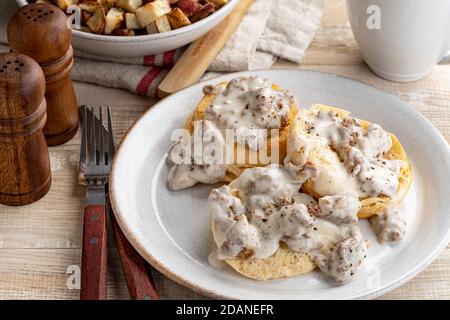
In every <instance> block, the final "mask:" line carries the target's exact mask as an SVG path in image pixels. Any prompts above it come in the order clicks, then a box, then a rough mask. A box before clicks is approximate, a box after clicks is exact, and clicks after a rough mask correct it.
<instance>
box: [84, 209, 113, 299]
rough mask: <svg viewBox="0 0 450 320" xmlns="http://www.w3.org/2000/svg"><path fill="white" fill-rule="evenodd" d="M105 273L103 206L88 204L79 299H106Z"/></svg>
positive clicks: (105, 254)
mask: <svg viewBox="0 0 450 320" xmlns="http://www.w3.org/2000/svg"><path fill="white" fill-rule="evenodd" d="M107 273H108V267H107V243H106V214H105V206H104V205H100V204H97V205H88V206H86V207H85V208H84V225H83V249H82V256H81V293H80V299H81V300H106V292H107Z"/></svg>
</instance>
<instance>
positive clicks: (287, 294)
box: [111, 70, 450, 299]
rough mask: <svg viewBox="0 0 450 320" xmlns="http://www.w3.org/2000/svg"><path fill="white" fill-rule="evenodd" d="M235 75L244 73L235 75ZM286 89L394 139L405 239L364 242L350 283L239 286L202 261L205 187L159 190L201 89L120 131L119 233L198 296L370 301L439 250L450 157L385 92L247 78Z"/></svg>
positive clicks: (345, 83) (116, 174) (295, 78)
mask: <svg viewBox="0 0 450 320" xmlns="http://www.w3.org/2000/svg"><path fill="white" fill-rule="evenodd" d="M240 74H243V73H240ZM245 74H258V75H260V76H263V77H266V78H268V79H271V80H272V81H274V82H275V83H277V84H279V85H281V86H282V87H283V88H287V89H290V90H291V91H292V92H293V93H294V94H295V95H296V97H297V98H298V100H299V104H300V107H308V106H310V105H311V104H312V103H324V104H329V105H334V106H337V107H342V108H345V109H348V110H350V111H352V112H353V114H354V115H355V116H357V117H359V118H363V119H368V120H370V121H372V122H376V123H379V124H381V125H382V126H383V127H384V128H385V129H387V130H389V131H391V132H393V133H395V134H396V135H397V136H398V138H399V139H400V141H401V142H402V144H403V146H404V147H405V149H406V152H407V153H408V155H409V157H410V159H411V162H412V165H413V171H414V182H413V184H412V187H411V189H410V192H409V194H408V195H407V197H406V200H405V208H406V210H407V214H408V218H407V220H408V230H407V235H406V238H405V239H404V240H403V241H401V242H400V243H397V244H391V245H384V246H381V245H379V244H378V243H377V242H376V240H375V237H374V236H373V234H372V232H371V230H370V228H369V227H368V225H367V224H366V222H365V221H363V222H360V223H361V225H362V229H363V233H364V235H365V237H366V239H369V240H372V245H371V246H370V248H369V250H368V254H367V256H368V258H367V260H366V261H365V266H364V267H363V268H362V269H361V270H360V271H359V272H358V274H357V276H356V277H355V279H354V280H353V281H352V282H349V283H347V284H344V285H336V284H334V283H333V282H331V281H329V280H328V279H327V278H326V277H325V276H323V275H322V274H320V273H319V272H312V273H309V274H306V275H302V276H298V277H293V278H287V279H281V280H271V281H265V282H258V281H254V280H249V279H246V278H244V277H242V276H240V275H238V274H237V273H235V272H233V271H232V270H231V268H229V267H227V268H225V269H223V270H218V269H216V268H214V267H212V266H210V265H209V264H208V255H209V253H210V252H211V250H212V248H213V240H212V236H211V231H210V227H209V225H210V223H209V221H210V220H209V213H208V210H207V205H206V199H207V196H208V194H209V191H210V189H211V186H195V187H193V188H191V189H188V190H183V191H178V192H172V191H169V190H168V188H167V186H166V181H167V173H168V168H167V166H166V163H165V153H166V151H167V148H168V147H169V145H170V144H171V141H170V136H171V132H172V130H173V129H175V128H181V127H182V126H183V123H184V121H185V119H186V118H187V116H188V114H189V113H190V112H191V111H192V110H193V109H194V108H195V106H196V104H197V102H198V101H199V100H200V97H201V96H202V90H201V89H202V87H203V85H205V84H207V83H217V82H220V81H223V80H224V79H230V78H233V77H235V76H237V75H239V74H230V75H227V76H224V77H220V78H216V79H214V80H212V81H208V82H204V83H200V84H197V85H195V86H192V87H190V88H188V89H186V90H183V91H181V92H179V93H177V94H175V95H173V96H170V97H168V98H166V99H165V100H163V101H161V102H160V103H158V104H157V105H155V106H153V107H152V108H151V109H150V110H149V111H148V112H147V113H146V114H144V116H142V118H141V119H140V120H138V121H137V122H136V124H135V125H134V127H133V128H132V129H131V130H130V131H129V132H128V134H127V136H126V137H125V139H124V140H123V142H122V144H121V146H120V147H119V149H118V151H117V154H116V158H115V161H114V164H113V171H112V175H111V191H112V200H113V201H112V204H113V208H114V212H115V214H116V217H117V220H118V221H119V224H120V226H121V227H122V229H123V231H124V233H125V234H126V236H127V237H128V239H129V240H130V241H131V243H132V244H133V245H134V246H135V248H136V249H137V250H138V251H139V253H140V254H141V255H142V256H143V257H145V258H146V259H147V260H148V261H149V262H150V263H151V264H152V265H153V266H154V267H155V268H156V269H158V270H159V271H160V272H162V273H163V274H165V275H166V276H168V277H169V278H171V279H173V280H175V281H177V282H179V283H181V284H183V285H185V286H188V287H190V288H192V289H193V290H195V291H197V292H200V293H202V294H204V295H208V296H212V297H224V298H236V299H354V298H373V297H376V296H378V295H381V294H383V293H385V292H387V291H389V290H392V289H394V288H395V287H398V286H399V285H401V284H402V283H404V282H406V281H408V280H409V279H411V278H412V277H414V276H415V275H417V274H418V273H419V272H420V271H421V270H423V269H424V268H425V267H426V266H428V265H429V264H430V263H431V262H432V261H433V259H435V258H436V257H437V255H438V254H439V253H440V252H441V250H442V249H443V248H444V247H445V246H446V245H447V243H448V240H449V227H450V199H449V194H450V187H449V181H450V151H449V146H448V144H447V142H446V141H445V140H444V139H443V137H442V136H441V135H440V133H439V132H438V131H437V130H436V129H435V128H434V127H433V126H432V125H431V124H430V123H429V122H428V121H427V120H426V119H425V118H424V117H423V116H422V115H420V114H419V113H418V112H417V111H415V110H414V109H413V108H412V107H410V106H408V105H407V104H406V103H404V102H402V101H401V100H400V99H398V98H396V97H394V96H393V95H390V94H387V93H385V92H382V91H379V90H377V89H374V88H372V87H369V86H367V85H364V84H362V83H359V82H356V81H353V80H350V79H346V78H341V77H337V76H334V75H329V74H325V73H317V72H307V71H298V70H268V71H259V72H250V73H245Z"/></svg>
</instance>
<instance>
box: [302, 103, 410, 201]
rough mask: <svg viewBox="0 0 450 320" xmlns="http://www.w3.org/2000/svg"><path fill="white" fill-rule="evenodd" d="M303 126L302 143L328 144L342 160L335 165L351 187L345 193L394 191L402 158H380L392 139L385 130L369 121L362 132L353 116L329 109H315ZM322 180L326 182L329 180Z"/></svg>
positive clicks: (362, 195)
mask: <svg viewBox="0 0 450 320" xmlns="http://www.w3.org/2000/svg"><path fill="white" fill-rule="evenodd" d="M300 121H302V119H300ZM305 126H306V130H307V133H308V135H307V136H306V137H307V139H308V141H305V143H322V144H323V145H328V146H329V147H330V148H331V150H333V151H334V152H335V153H336V154H337V156H338V158H339V160H340V162H341V163H342V164H337V166H339V167H340V168H342V165H343V167H344V168H345V171H346V172H345V173H344V174H343V172H342V170H341V172H340V173H341V174H343V176H345V180H346V182H347V183H346V186H351V188H353V189H354V190H349V191H350V192H347V193H351V194H354V195H358V196H359V197H360V198H365V197H379V196H388V197H392V196H394V195H395V194H396V192H397V190H398V184H399V174H400V168H401V166H402V161H401V160H389V159H386V158H384V155H385V154H386V153H387V152H388V151H389V150H390V149H391V147H392V141H391V137H390V135H389V133H388V132H386V131H385V130H383V129H382V128H381V127H380V126H379V125H378V124H370V125H369V127H368V128H367V131H366V132H365V131H364V130H363V129H362V127H361V124H360V123H359V121H358V120H357V119H355V118H352V117H349V116H347V117H344V118H340V117H338V115H337V114H336V113H335V112H333V111H324V110H319V111H318V112H317V113H316V114H315V116H314V117H312V118H311V119H308V120H306V124H305ZM336 172H337V171H336ZM323 180H325V182H324V183H326V181H329V180H330V179H323ZM352 180H353V181H352ZM316 183H319V182H318V181H316ZM319 187H322V188H323V189H326V188H327V186H319Z"/></svg>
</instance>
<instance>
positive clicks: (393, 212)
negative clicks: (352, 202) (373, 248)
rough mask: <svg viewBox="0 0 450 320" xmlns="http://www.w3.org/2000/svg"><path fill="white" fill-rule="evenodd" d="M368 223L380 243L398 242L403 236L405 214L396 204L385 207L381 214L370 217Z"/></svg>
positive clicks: (404, 231)
mask: <svg viewBox="0 0 450 320" xmlns="http://www.w3.org/2000/svg"><path fill="white" fill-rule="evenodd" d="M369 221H370V225H371V227H372V230H373V231H374V232H375V234H376V235H377V237H378V241H379V242H380V243H384V242H391V241H399V240H401V239H403V237H404V236H405V233H406V220H405V214H404V212H403V211H402V210H401V208H400V207H399V206H398V205H396V204H391V205H389V206H387V207H386V209H385V211H384V212H383V213H381V214H379V215H376V216H373V217H371V218H370V219H369Z"/></svg>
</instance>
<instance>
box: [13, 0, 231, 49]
mask: <svg viewBox="0 0 450 320" xmlns="http://www.w3.org/2000/svg"><path fill="white" fill-rule="evenodd" d="M16 2H17V4H18V5H19V6H24V5H27V4H28V1H26V0H16ZM238 2H239V0H230V1H229V2H228V3H227V4H226V5H224V6H223V7H222V8H220V9H219V10H217V11H216V12H214V13H213V14H212V15H210V16H208V17H206V18H205V19H203V20H200V21H197V22H195V23H193V24H192V25H189V26H186V27H183V28H180V29H176V30H172V31H169V32H163V33H158V34H150V35H144V36H135V37H121V36H104V35H98V34H92V33H88V32H83V31H79V30H72V45H73V46H74V47H75V48H76V49H79V50H82V51H86V52H90V53H94V54H99V55H103V56H111V57H142V56H145V55H149V54H155V53H161V52H165V51H169V50H173V49H176V48H180V47H182V46H184V45H186V44H188V43H190V42H192V41H194V40H196V39H198V38H200V37H201V36H203V35H204V34H205V33H207V32H208V31H209V30H211V29H212V28H214V27H215V26H216V25H217V24H219V22H221V21H222V20H223V19H225V17H226V16H227V15H228V14H229V13H230V12H231V10H233V8H234V7H235V6H236V5H237V3H238Z"/></svg>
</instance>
